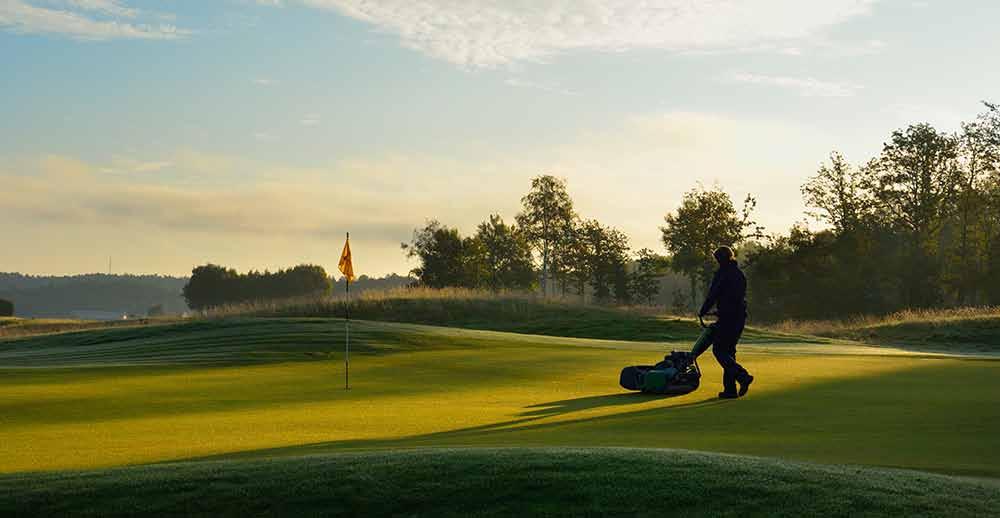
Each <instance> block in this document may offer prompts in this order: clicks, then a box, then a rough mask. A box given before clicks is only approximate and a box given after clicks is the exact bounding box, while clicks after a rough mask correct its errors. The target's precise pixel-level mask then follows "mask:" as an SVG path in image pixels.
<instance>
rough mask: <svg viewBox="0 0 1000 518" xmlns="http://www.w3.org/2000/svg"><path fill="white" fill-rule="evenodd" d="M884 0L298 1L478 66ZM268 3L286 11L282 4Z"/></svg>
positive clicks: (741, 42) (709, 40) (684, 36)
mask: <svg viewBox="0 0 1000 518" xmlns="http://www.w3.org/2000/svg"><path fill="white" fill-rule="evenodd" d="M874 2H875V0H825V1H823V2H803V1H801V0H758V1H753V2H750V1H736V0H647V1H642V2H640V1H635V0H553V1H538V0H382V1H377V2H376V1H371V0H289V1H288V2H285V4H293V3H298V4H300V5H305V6H308V7H314V8H321V9H330V10H334V11H336V12H339V13H341V14H343V15H346V16H349V17H352V18H355V19H358V20H363V21H365V22H367V23H369V24H371V25H373V26H375V27H376V28H378V29H379V30H382V31H385V32H388V33H391V34H395V35H397V36H398V37H399V38H400V39H401V40H402V42H403V44H404V45H406V46H408V47H411V48H413V49H416V50H418V51H420V52H423V53H425V54H427V55H430V56H432V57H435V58H438V59H443V60H446V61H449V62H452V63H456V64H459V65H463V66H472V67H495V66H499V65H505V64H509V63H513V62H518V61H541V60H545V59H546V58H549V57H551V56H554V55H558V54H560V53H563V52H565V51H570V50H576V49H585V50H594V51H603V52H616V51H625V50H632V49H659V50H667V51H697V50H719V49H738V48H744V47H752V46H759V45H763V44H769V43H782V42H789V41H794V40H798V39H802V38H807V37H810V36H813V35H815V34H817V33H819V32H820V31H822V30H824V29H826V28H827V27H830V26H833V25H836V24H839V23H841V22H844V21H845V20H848V19H850V18H853V17H856V16H859V15H863V14H866V13H868V12H869V10H870V8H871V5H872V4H873V3H874ZM267 3H269V4H276V5H281V4H280V3H276V2H267Z"/></svg>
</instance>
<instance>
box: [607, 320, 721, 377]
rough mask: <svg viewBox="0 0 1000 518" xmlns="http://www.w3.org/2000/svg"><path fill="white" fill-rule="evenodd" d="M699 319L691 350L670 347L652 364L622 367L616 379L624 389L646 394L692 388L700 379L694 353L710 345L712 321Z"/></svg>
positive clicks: (713, 329) (696, 354)
mask: <svg viewBox="0 0 1000 518" xmlns="http://www.w3.org/2000/svg"><path fill="white" fill-rule="evenodd" d="M698 322H699V323H701V327H702V331H701V336H699V337H698V340H697V341H696V342H695V343H694V347H692V348H691V352H684V351H671V353H670V354H668V355H666V356H664V357H663V361H661V362H660V363H657V364H656V365H633V366H631V367H625V368H624V369H622V373H621V377H620V378H619V383H621V386H622V387H623V388H625V389H628V390H641V391H642V392H645V393H647V394H671V395H680V394H687V393H689V392H694V391H695V390H697V389H698V383H699V381H700V380H701V369H699V368H698V356H701V353H703V352H705V350H707V349H708V347H709V346H710V345H712V333H713V332H714V331H715V324H714V323H712V324H705V321H704V320H703V319H702V318H701V317H698Z"/></svg>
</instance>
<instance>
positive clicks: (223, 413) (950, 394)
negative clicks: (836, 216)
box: [0, 319, 1000, 476]
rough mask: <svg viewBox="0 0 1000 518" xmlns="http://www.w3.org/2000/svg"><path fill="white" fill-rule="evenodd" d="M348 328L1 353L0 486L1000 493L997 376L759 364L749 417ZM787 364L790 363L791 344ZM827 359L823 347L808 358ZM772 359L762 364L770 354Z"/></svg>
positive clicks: (294, 324)
mask: <svg viewBox="0 0 1000 518" xmlns="http://www.w3.org/2000/svg"><path fill="white" fill-rule="evenodd" d="M353 325H354V326H355V327H354V334H353V335H352V336H354V338H355V340H356V342H355V345H354V351H355V355H354V356H353V358H354V360H353V362H352V373H353V382H352V389H351V390H350V391H345V390H343V381H344V378H343V374H344V371H343V369H342V363H341V361H342V360H343V356H342V350H343V345H344V344H343V321H340V320H334V319H224V320H206V321H195V322H188V323H183V324H177V325H167V326H159V327H152V326H151V327H146V328H135V329H116V330H109V331H101V332H96V331H89V332H81V333H69V334H61V335H50V336H42V337H35V338H30V339H21V340H13V341H7V342H4V343H2V344H0V415H2V416H3V419H2V420H0V458H3V459H4V462H3V463H0V470H3V471H8V472H10V471H27V470H54V469H86V468H97V467H112V466H120V465H125V464H142V463H150V462H159V461H169V460H179V459H191V458H214V457H219V456H237V457H241V458H244V457H245V458H262V457H265V458H266V457H275V456H286V455H301V454H302V453H317V452H320V453H328V452H340V451H354V450H359V449H360V450H370V449H399V448H412V447H425V446H434V447H449V446H479V447H482V446H634V447H657V448H662V447H673V448H678V447H679V448H688V449H699V450H708V451H719V452H731V453H744V454H754V455H765V456H777V457H785V458H793V459H799V460H809V461H817V462H828V463H845V462H846V463H858V464H869V465H882V466H898V467H909V468H915V469H924V470H933V471H941V472H949V473H961V474H968V475H981V476H1000V468H998V466H1000V457H998V455H1000V448H998V447H997V446H998V443H997V440H996V437H997V432H998V431H1000V392H998V391H996V390H993V388H994V385H995V380H996V379H998V376H1000V362H993V361H963V360H956V359H932V358H922V357H916V356H895V357H888V356H886V357H883V356H873V355H871V353H870V352H869V354H867V355H848V354H835V355H823V354H816V353H813V354H798V353H795V352H785V353H782V354H768V353H763V352H754V351H760V350H761V347H767V348H773V347H778V345H775V344H773V343H770V342H763V343H764V344H765V345H764V346H753V345H750V346H747V347H745V348H744V349H743V352H742V353H741V358H742V359H743V360H744V361H745V364H746V365H747V366H748V367H749V368H750V369H751V370H752V371H753V372H754V373H755V375H757V376H758V382H757V384H755V386H754V389H753V391H752V393H751V397H749V398H747V399H745V400H739V401H718V400H716V399H715V393H716V392H717V390H718V379H719V377H720V372H719V369H718V367H717V366H716V365H715V363H714V361H712V360H711V358H708V357H706V358H705V359H704V361H703V362H702V366H703V369H704V372H705V380H704V383H705V386H704V387H703V388H702V389H701V390H699V391H697V392H695V393H692V394H689V395H686V396H681V397H675V398H661V397H645V396H642V395H637V394H632V393H626V392H624V391H622V390H621V389H620V388H619V387H618V385H617V381H618V378H617V375H618V371H619V369H620V368H621V367H622V366H624V365H630V364H637V363H649V362H650V361H653V360H655V359H657V357H658V356H659V355H660V354H662V352H664V351H665V350H666V349H669V348H672V347H675V346H676V347H677V348H680V347H687V346H689V344H687V343H686V342H679V343H675V344H664V345H657V344H651V343H635V342H613V341H601V340H589V339H573V338H558V337H545V336H530V335H516V334H507V333H498V332H488V331H473V330H464V329H446V328H434V327H427V326H418V325H410V324H388V323H375V322H355V323H354V324H353ZM788 347H790V348H792V349H791V350H793V351H794V350H798V349H794V348H795V347H796V346H795V344H789V345H788ZM805 347H807V348H811V349H812V350H816V351H817V352H821V351H829V352H831V353H838V352H842V351H839V349H838V346H836V345H835V344H827V345H812V346H805ZM768 350H770V349H768Z"/></svg>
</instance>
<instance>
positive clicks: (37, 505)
mask: <svg viewBox="0 0 1000 518" xmlns="http://www.w3.org/2000/svg"><path fill="white" fill-rule="evenodd" d="M997 512H1000V488H998V487H997V486H995V485H987V484H982V483H976V482H970V481H963V480H956V479H952V478H948V477H942V476H935V475H927V474H921V473H915V472H905V471H885V470H878V469H866V468H853V467H836V466H821V465H815V464H803V463H792V462H783V461H776V460H770V459H760V458H753V457H735V456H724V455H711V454H702V453H694V452H686V451H671V450H630V449H552V448H548V449H516V450H510V449H501V450H495V449H467V450H425V451H401V452H381V453H379V452H367V453H357V454H341V455H328V456H311V457H296V458H287V459H277V460H266V461H260V460H258V461H227V462H209V463H183V464H169V465H158V466H147V467H136V468H127V469H115V470H108V471H98V472H83V473H53V474H22V475H9V476H4V477H0V514H4V515H10V516H102V517H106V516H128V515H135V514H146V515H150V514H155V515H158V516H313V515H323V516H359V515H365V516H388V515H404V516H435V517H436V516H462V517H467V516H511V515H517V514H528V515H532V516H538V515H549V516H664V515H668V516H711V517H719V516H790V517H801V516H824V517H836V516H852V517H854V516H947V517H966V516H968V517H980V516H991V515H996V514H997Z"/></svg>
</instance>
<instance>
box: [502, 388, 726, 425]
mask: <svg viewBox="0 0 1000 518" xmlns="http://www.w3.org/2000/svg"><path fill="white" fill-rule="evenodd" d="M681 395H685V394H680V395H664V394H644V393H642V392H628V393H623V394H608V395H605V396H587V397H581V398H576V399H564V400H561V401H552V402H549V403H539V404H537V405H531V406H529V407H526V409H525V411H524V412H522V413H520V414H519V417H528V418H537V419H541V418H545V417H552V416H557V415H563V414H570V413H573V412H579V411H581V410H589V409H591V408H601V407H617V406H626V405H635V404H639V403H648V402H650V401H653V400H658V399H670V398H675V397H680V396H681ZM712 401H717V400H716V399H715V398H710V399H704V400H699V401H692V402H690V403H685V404H682V405H673V406H671V407H669V408H682V407H689V406H693V405H702V404H708V403H710V402H712Z"/></svg>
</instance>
